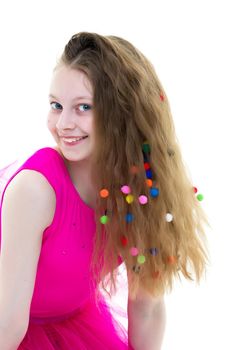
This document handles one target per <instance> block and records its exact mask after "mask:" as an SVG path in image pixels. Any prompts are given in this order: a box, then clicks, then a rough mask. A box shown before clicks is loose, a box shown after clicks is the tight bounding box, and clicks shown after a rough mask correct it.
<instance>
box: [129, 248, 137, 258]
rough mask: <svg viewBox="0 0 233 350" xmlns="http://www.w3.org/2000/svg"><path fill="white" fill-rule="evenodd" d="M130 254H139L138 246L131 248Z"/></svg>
mask: <svg viewBox="0 0 233 350" xmlns="http://www.w3.org/2000/svg"><path fill="white" fill-rule="evenodd" d="M130 254H131V255H132V256H137V255H138V248H136V247H132V248H130Z"/></svg>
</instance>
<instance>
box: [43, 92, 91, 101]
mask: <svg viewBox="0 0 233 350" xmlns="http://www.w3.org/2000/svg"><path fill="white" fill-rule="evenodd" d="M49 97H52V98H55V100H58V98H57V97H56V96H54V95H52V94H49ZM82 99H89V100H91V99H92V97H91V96H77V97H75V98H74V99H73V100H72V101H77V100H82Z"/></svg>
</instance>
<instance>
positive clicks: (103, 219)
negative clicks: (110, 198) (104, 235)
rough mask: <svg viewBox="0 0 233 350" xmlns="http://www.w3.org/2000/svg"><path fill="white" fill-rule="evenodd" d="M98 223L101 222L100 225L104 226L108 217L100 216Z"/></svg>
mask: <svg viewBox="0 0 233 350" xmlns="http://www.w3.org/2000/svg"><path fill="white" fill-rule="evenodd" d="M100 222H101V224H104V225H105V224H106V223H107V222H108V216H107V215H103V216H101V218H100Z"/></svg>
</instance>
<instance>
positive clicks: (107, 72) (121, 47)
mask: <svg viewBox="0 0 233 350" xmlns="http://www.w3.org/2000/svg"><path fill="white" fill-rule="evenodd" d="M60 65H65V66H67V67H70V68H71V69H77V70H81V71H82V72H84V73H85V74H86V76H87V77H88V79H89V80H90V81H91V83H92V85H93V105H94V132H95V142H96V147H95V150H94V154H93V171H92V176H93V183H95V185H96V190H97V199H96V211H95V213H96V214H95V215H96V235H95V238H94V250H93V255H92V263H91V271H92V273H93V278H94V280H95V281H96V282H101V283H102V287H103V288H104V290H106V291H107V287H108V286H109V282H110V289H111V291H112V290H113V289H114V291H116V278H117V269H116V267H117V266H118V265H119V257H120V258H121V259H122V260H123V262H124V263H125V266H126V269H127V274H128V282H129V284H128V287H129V296H130V297H131V298H134V297H135V296H136V294H137V290H138V287H142V288H143V289H144V290H146V291H147V292H149V293H150V294H151V295H153V296H155V295H159V294H163V293H165V292H166V291H167V290H171V289H172V287H173V283H174V278H176V277H180V276H181V275H183V276H185V278H187V279H190V280H193V279H194V278H195V279H196V280H197V281H198V282H199V281H200V278H201V276H202V274H203V272H204V270H205V267H206V264H207V262H208V253H207V247H206V237H205V230H204V224H208V220H207V218H206V214H205V213H204V211H203V209H202V208H201V206H200V203H199V202H198V200H197V198H196V196H195V193H194V189H193V184H192V181H191V177H190V175H189V173H188V170H187V169H186V167H185V165H184V161H183V159H182V155H181V151H180V146H179V142H178V140H177V137H176V134H175V129H174V123H173V119H172V115H171V111H170V106H169V102H168V98H167V96H166V93H165V91H164V89H163V87H162V85H161V83H160V81H159V79H158V77H157V75H156V72H155V69H154V67H153V65H152V64H151V63H150V61H149V60H148V59H147V58H146V57H145V56H144V55H143V54H142V53H141V52H140V51H139V50H138V49H137V48H136V47H134V46H133V45H132V44H131V43H130V42H129V41H127V40H125V39H123V38H120V37H117V36H112V35H111V36H102V35H100V34H97V33H90V32H79V33H77V34H75V35H73V36H72V37H71V39H70V40H69V41H68V43H67V44H66V45H65V48H64V51H63V53H62V55H61V56H60V57H59V60H58V62H57V66H56V67H55V68H57V67H59V66H60ZM144 142H147V143H148V145H149V148H150V149H149V153H147V156H148V157H149V160H148V159H147V163H149V167H150V169H151V171H152V174H153V178H152V181H153V187H156V188H158V189H159V195H158V196H157V197H152V196H151V195H150V190H151V188H150V187H149V186H151V184H150V185H148V184H149V181H148V180H147V179H146V173H145V165H144V162H145V153H144V152H143V149H142V146H143V143H144ZM123 185H128V186H130V188H131V194H132V195H133V197H131V198H134V201H133V202H132V203H130V204H129V203H128V202H127V201H126V195H125V194H123V193H122V192H121V186H123ZM103 188H105V189H107V190H108V191H109V195H108V197H106V198H102V197H101V196H100V195H99V191H100V190H101V189H103ZM140 195H146V196H147V197H148V202H147V204H145V205H142V204H140V203H139V201H138V200H137V198H138V197H139V196H140ZM167 213H171V214H172V216H173V220H172V221H170V222H168V221H166V220H165V216H166V214H167ZM126 214H130V215H131V219H132V218H133V220H132V221H131V222H127V220H126ZM103 215H106V216H107V217H108V221H107V222H106V223H105V224H102V223H101V222H100V217H101V216H103ZM132 248H134V249H133V250H132ZM135 248H136V249H135ZM107 276H108V278H106V277H107ZM112 288H113V289H112Z"/></svg>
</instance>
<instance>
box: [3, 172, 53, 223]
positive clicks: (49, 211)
mask: <svg viewBox="0 0 233 350" xmlns="http://www.w3.org/2000/svg"><path fill="white" fill-rule="evenodd" d="M7 203H8V205H10V206H11V208H12V206H13V205H14V206H15V207H18V208H19V207H20V208H21V209H22V210H23V209H25V210H27V212H28V214H29V215H28V217H29V218H30V212H31V211H35V210H36V211H37V214H38V215H37V218H38V220H39V219H41V220H42V222H41V225H42V226H43V225H47V226H48V225H49V224H50V223H51V221H52V219H53V216H54V212H55V207H56V195H55V191H54V189H53V188H52V186H51V185H50V183H49V182H48V180H47V179H46V177H45V176H44V175H43V174H41V173H40V172H38V171H36V170H31V169H23V170H21V171H20V172H19V173H18V174H16V176H15V177H14V178H13V179H12V180H11V182H10V183H9V185H8V186H7V188H6V191H5V195H4V200H3V207H4V206H6V205H7ZM40 214H41V215H40Z"/></svg>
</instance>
